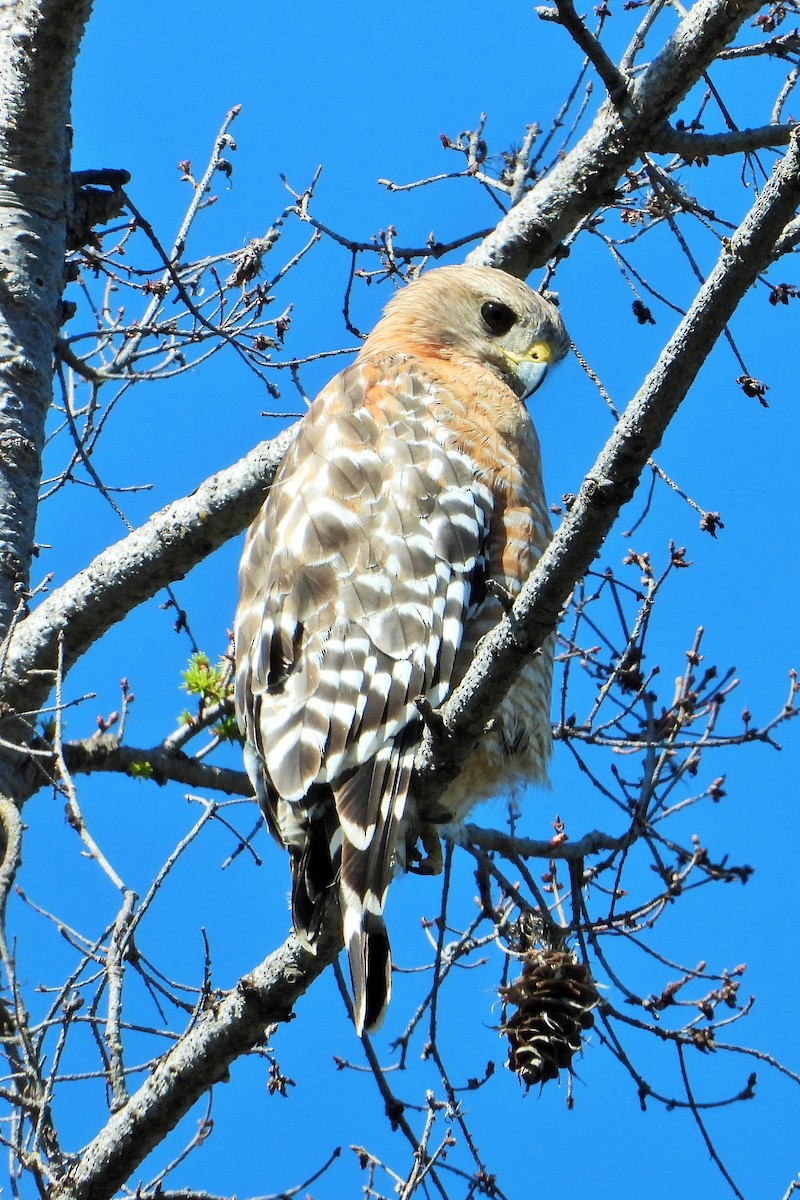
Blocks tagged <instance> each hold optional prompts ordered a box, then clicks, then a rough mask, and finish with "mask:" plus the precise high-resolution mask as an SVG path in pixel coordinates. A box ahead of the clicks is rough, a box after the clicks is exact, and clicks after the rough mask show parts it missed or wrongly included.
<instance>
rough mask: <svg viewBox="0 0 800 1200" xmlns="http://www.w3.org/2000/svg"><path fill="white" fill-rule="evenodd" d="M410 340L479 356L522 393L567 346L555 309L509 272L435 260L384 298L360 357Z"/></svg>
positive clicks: (466, 357)
mask: <svg viewBox="0 0 800 1200" xmlns="http://www.w3.org/2000/svg"><path fill="white" fill-rule="evenodd" d="M415 347H419V349H420V351H423V352H424V353H425V354H426V355H433V356H435V357H440V358H444V359H448V360H453V361H456V360H458V361H462V362H464V361H467V362H476V363H482V364H486V365H487V366H489V367H490V368H491V369H492V370H493V371H494V372H495V374H497V375H499V376H500V377H501V378H502V379H503V380H504V381H505V382H506V383H507V384H508V385H509V387H511V388H512V389H513V390H514V392H516V394H517V395H518V396H520V397H522V398H523V399H524V398H526V397H527V396H530V395H531V394H532V393H533V392H534V391H535V390H536V388H537V387H538V386H539V384H540V383H541V382H542V380H543V379H544V376H545V374H546V373H547V369H548V367H550V366H551V365H552V364H554V363H557V362H559V361H560V359H562V358H563V357H564V355H565V354H566V353H567V350H568V349H569V337H568V335H567V331H566V329H565V328H564V322H563V321H562V319H561V315H560V313H559V311H558V309H557V308H555V307H554V306H553V305H552V304H550V303H549V302H548V301H547V300H544V299H542V297H541V296H539V295H537V294H536V292H533V291H531V289H530V288H529V287H528V286H527V284H524V283H522V282H521V280H519V279H515V278H514V276H513V275H507V274H506V273H505V271H498V270H494V269H493V268H490V267H439V268H438V269H437V270H434V271H430V272H428V274H427V275H424V276H423V277H422V278H421V279H419V280H417V281H416V282H415V283H412V284H409V286H408V287H406V288H403V290H402V291H400V292H398V293H397V294H396V295H395V296H394V297H393V298H392V299H391V300H390V301H389V303H388V304H387V306H386V311H385V313H384V316H383V319H382V320H381V321H380V322H379V323H378V325H376V327H375V329H374V330H373V332H372V333H371V334H370V336H369V337H368V338H367V340H366V342H365V343H364V346H363V348H362V351H361V355H360V357H363V356H365V355H368V354H374V353H376V352H383V353H392V352H393V351H394V352H397V351H398V350H400V348H402V349H403V351H404V352H405V353H408V351H409V350H413V349H414V348H415Z"/></svg>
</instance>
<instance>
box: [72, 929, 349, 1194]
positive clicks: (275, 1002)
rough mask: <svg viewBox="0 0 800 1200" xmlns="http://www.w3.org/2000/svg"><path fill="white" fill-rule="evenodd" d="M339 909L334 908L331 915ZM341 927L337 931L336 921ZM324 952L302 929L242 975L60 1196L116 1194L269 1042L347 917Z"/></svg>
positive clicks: (324, 961) (105, 1132)
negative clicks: (303, 938) (201, 1102)
mask: <svg viewBox="0 0 800 1200" xmlns="http://www.w3.org/2000/svg"><path fill="white" fill-rule="evenodd" d="M330 915H333V914H330ZM331 925H332V926H333V931H331V929H330V926H331ZM325 929H326V931H327V932H326V935H325V937H324V938H323V939H322V940H321V942H320V944H319V945H318V948H317V953H316V954H311V953H309V951H308V950H304V949H303V947H302V946H301V945H300V943H299V942H298V941H297V939H296V937H295V936H294V934H290V935H289V937H288V938H287V939H286V941H285V942H284V944H283V945H282V946H281V947H279V949H277V950H275V951H274V952H273V953H272V954H271V955H270V956H269V958H266V959H265V960H264V962H263V963H261V964H260V965H259V966H257V967H256V968H255V970H253V971H251V972H250V974H249V975H245V976H243V977H242V979H240V980H239V983H238V984H237V986H236V987H235V988H234V989H233V991H231V992H229V993H228V994H227V996H225V998H224V999H223V1000H222V1001H221V1002H219V1003H218V1004H215V1005H213V1006H212V1007H210V1008H209V1009H208V1010H207V1011H206V1012H205V1013H203V1015H202V1016H201V1018H200V1020H199V1021H198V1023H197V1024H196V1025H195V1026H194V1028H193V1029H190V1030H189V1032H188V1033H185V1034H184V1035H183V1037H182V1038H181V1039H180V1041H179V1042H177V1043H176V1044H175V1045H174V1046H173V1048H172V1049H171V1050H170V1051H169V1053H168V1054H166V1055H165V1056H164V1058H163V1059H161V1061H160V1062H159V1063H158V1065H157V1066H156V1067H155V1068H154V1069H153V1071H152V1072H151V1074H150V1075H149V1076H148V1078H147V1079H146V1080H145V1082H144V1083H143V1084H142V1086H141V1087H140V1088H139V1090H138V1091H137V1092H135V1093H134V1095H133V1096H131V1098H130V1100H129V1101H128V1103H127V1104H126V1105H125V1107H124V1108H123V1109H121V1110H120V1111H119V1112H116V1113H113V1114H112V1116H111V1117H110V1118H109V1120H108V1121H107V1123H106V1125H105V1126H104V1127H103V1129H102V1130H101V1131H100V1133H99V1134H98V1135H97V1137H96V1138H95V1139H94V1140H93V1141H92V1142H90V1143H89V1145H88V1146H87V1147H86V1149H85V1150H84V1151H83V1153H82V1154H81V1156H80V1158H79V1159H78V1160H77V1162H75V1163H73V1165H72V1167H71V1168H70V1170H69V1171H68V1172H67V1175H66V1177H65V1178H64V1179H62V1180H61V1181H60V1182H59V1184H57V1185H56V1187H55V1188H54V1189H53V1200H108V1197H109V1196H113V1195H114V1194H115V1192H116V1191H117V1189H118V1188H120V1187H121V1186H122V1184H123V1183H124V1182H125V1180H126V1179H128V1178H129V1176H130V1175H131V1174H132V1172H133V1171H135V1170H136V1168H137V1167H138V1166H139V1164H140V1163H141V1162H142V1161H143V1160H144V1159H145V1158H146V1157H147V1155H148V1154H149V1153H150V1151H151V1150H152V1149H153V1148H154V1147H155V1146H157V1145H158V1143H159V1142H160V1141H161V1140H162V1139H163V1138H164V1136H165V1135H166V1134H167V1133H168V1132H169V1131H170V1130H171V1129H174V1128H175V1126H176V1125H177V1124H178V1122H179V1121H180V1119H181V1118H182V1117H183V1116H185V1114H186V1113H187V1112H188V1111H189V1109H190V1108H191V1107H192V1105H193V1104H194V1103H195V1101H196V1100H198V1099H199V1098H200V1097H201V1096H202V1095H203V1093H204V1092H207V1091H208V1089H209V1088H210V1087H212V1086H213V1084H215V1083H218V1082H219V1081H220V1080H221V1079H223V1078H224V1077H225V1074H226V1072H227V1070H228V1068H229V1066H230V1065H231V1063H232V1062H234V1061H235V1060H236V1059H237V1058H239V1057H240V1056H241V1055H242V1054H247V1053H248V1052H249V1051H251V1050H253V1049H255V1047H256V1046H259V1045H261V1044H262V1043H263V1041H264V1039H265V1037H266V1035H267V1031H268V1029H269V1026H270V1025H274V1024H276V1022H280V1021H287V1020H289V1019H290V1016H291V1012H292V1008H293V1006H294V1004H295V1002H296V1001H297V1000H298V998H299V997H300V996H301V995H302V994H303V992H305V991H306V990H307V988H308V987H309V986H310V985H311V983H313V981H314V980H315V979H316V978H317V976H318V975H320V974H321V973H322V971H323V970H324V969H325V968H326V967H327V966H328V965H329V964H330V963H331V962H333V960H334V958H335V957H336V955H337V954H338V953H339V950H340V948H341V923H340V922H336V921H331V920H326V922H325Z"/></svg>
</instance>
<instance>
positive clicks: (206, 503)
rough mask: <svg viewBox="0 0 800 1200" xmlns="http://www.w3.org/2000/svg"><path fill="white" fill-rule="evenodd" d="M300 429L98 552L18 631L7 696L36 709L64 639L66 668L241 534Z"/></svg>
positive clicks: (3, 686) (20, 706) (1, 685)
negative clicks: (210, 555) (141, 607)
mask: <svg viewBox="0 0 800 1200" xmlns="http://www.w3.org/2000/svg"><path fill="white" fill-rule="evenodd" d="M293 437H294V428H290V429H287V430H285V431H284V432H283V433H282V434H280V436H279V437H277V438H275V439H274V440H273V441H271V442H262V443H261V444H260V445H259V446H257V447H256V448H255V450H252V451H251V452H250V453H249V454H248V455H247V456H246V457H245V458H243V459H240V461H239V462H237V463H235V464H234V465H233V466H232V467H228V468H226V469H225V470H224V471H220V472H218V473H217V474H216V475H212V476H211V477H210V478H209V479H206V480H205V481H204V482H203V483H202V484H201V485H200V487H199V488H197V490H196V491H195V492H193V493H192V494H191V495H189V496H185V497H183V499H181V500H176V501H175V502H174V503H173V504H170V505H168V506H167V507H166V508H164V509H162V510H161V512H159V513H156V514H155V515H154V516H153V517H151V518H150V520H149V521H147V522H146V524H144V525H142V526H141V527H140V528H139V529H136V530H134V532H133V533H131V534H129V536H128V537H126V538H123V539H122V541H120V542H117V543H116V544H115V545H114V546H111V547H109V549H108V550H104V551H103V552H102V554H98V556H97V558H95V559H94V561H93V562H92V563H90V564H89V566H88V567H86V568H85V570H83V571H81V572H79V573H78V574H77V575H75V576H74V578H72V579H71V580H70V581H69V582H68V583H66V584H64V586H63V587H60V588H58V589H57V590H56V591H54V592H52V593H51V595H50V596H48V598H47V599H46V600H44V601H43V602H42V603H41V604H40V605H39V606H38V608H36V609H34V611H33V612H32V613H31V615H30V616H29V617H27V618H26V619H25V620H24V621H22V622H21V623H20V624H19V626H18V627H17V629H16V631H15V633H14V636H13V638H12V641H11V645H10V647H9V650H8V654H7V657H6V661H5V668H4V670H3V673H2V678H0V696H2V697H3V699H4V700H6V702H7V703H9V704H11V705H13V706H14V707H15V708H16V709H17V710H27V711H35V710H36V709H38V708H39V707H40V706H41V704H42V703H43V702H44V700H45V698H46V697H47V695H48V693H49V691H50V689H51V687H52V684H53V674H52V672H54V670H55V665H56V658H57V645H58V636H59V633H60V632H62V631H63V634H64V663H65V667H66V668H67V670H68V669H69V668H70V667H71V666H72V665H73V663H75V661H76V660H77V659H78V658H80V656H81V655H82V654H84V653H85V652H86V651H87V650H88V649H89V647H90V646H91V645H92V644H93V643H94V642H96V641H97V639H98V638H100V637H102V635H103V634H104V633H106V632H107V631H108V630H109V629H110V628H111V626H112V625H115V624H116V623H117V622H118V621H121V620H122V619H123V618H124V617H126V616H127V615H128V613H129V612H131V610H132V609H134V608H135V607H136V606H137V605H139V604H141V603H142V602H143V601H145V600H148V599H150V597H151V596H154V595H155V594H156V592H158V591H159V589H160V588H162V587H164V585H165V584H167V583H171V582H172V581H173V580H175V579H179V578H181V577H182V576H183V575H185V574H186V573H187V572H188V571H190V570H191V568H192V567H194V566H196V565H197V563H199V562H201V561H202V560H203V559H204V558H206V557H207V556H208V555H209V554H211V553H212V552H213V551H214V550H216V549H217V548H218V547H219V546H221V545H222V544H223V543H224V542H226V541H227V540H228V539H229V538H232V537H234V536H235V535H236V534H237V533H240V532H241V531H242V530H243V529H244V528H245V527H246V526H247V524H248V523H249V522H250V521H251V520H252V519H253V517H254V516H255V514H256V512H257V511H258V508H259V506H260V505H261V503H262V502H263V499H264V494H265V491H266V489H267V487H268V486H269V484H270V482H271V480H272V477H273V475H274V474H275V470H276V468H277V466H278V463H279V462H280V460H281V458H282V457H283V455H284V454H285V453H286V449H287V447H288V446H289V444H290V442H291V440H292V438H293Z"/></svg>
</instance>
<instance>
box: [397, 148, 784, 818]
mask: <svg viewBox="0 0 800 1200" xmlns="http://www.w3.org/2000/svg"><path fill="white" fill-rule="evenodd" d="M798 203H800V132H796V133H794V134H793V135H792V140H791V143H790V146H789V150H788V152H787V154H786V157H785V158H783V159H782V160H781V161H780V162H779V163H778V164H777V165H776V167H775V169H774V171H773V173H772V176H771V178H770V179H769V180H768V182H767V184H766V186H765V187H764V190H763V192H762V194H761V196H760V197H759V199H758V200H757V202H756V203H755V204H754V205H753V207H752V208H751V210H750V212H749V213H748V214H747V217H746V218H745V220H744V221H743V222H742V224H741V225H740V226H739V228H738V229H737V230H736V232H735V234H734V235H733V236H732V238H731V239H730V241H729V242H727V243H725V245H724V246H723V249H722V253H721V255H720V257H719V259H718V261H717V265H716V267H715V268H714V270H713V271H712V273H711V275H710V276H709V278H708V279H707V281H706V283H705V284H704V285H703V287H702V288H701V289H700V291H699V292H698V294H697V296H696V298H695V301H694V303H693V304H692V306H691V308H690V309H689V311H688V313H687V314H686V316H685V317H684V318H683V320H682V321H681V323H680V325H679V326H678V328H677V330H676V331H675V333H674V334H673V336H672V337H671V338H670V340H669V341H668V342H667V345H666V346H665V347H664V350H663V352H662V353H661V355H660V357H659V359H658V362H657V363H656V364H655V366H654V367H653V369H652V371H651V372H650V374H649V375H648V376H647V378H646V379H645V381H644V383H643V385H642V387H641V388H640V390H639V392H638V393H637V394H636V396H634V398H633V399H632V400H631V402H630V404H629V405H628V407H627V409H626V410H625V412H624V413H623V415H622V417H621V418H620V420H619V422H618V423H617V425H616V427H615V429H614V432H613V434H612V435H611V437H610V438H609V440H608V442H607V443H606V445H605V447H604V448H603V450H602V451H601V453H600V456H599V457H598V459H597V461H596V463H595V464H594V466H593V467H592V469H591V470H590V471H589V473H588V475H587V476H586V478H585V480H584V482H583V484H582V486H581V489H580V492H579V493H578V496H577V498H576V500H575V502H574V504H573V506H572V508H571V509H570V511H569V513H568V514H567V516H566V517H565V518H564V521H563V522H562V524H561V526H560V528H559V529H558V530H557V532H556V534H555V536H554V538H553V540H552V541H551V543H550V545H549V546H548V547H547V549H546V550H545V552H544V554H543V555H542V557H541V559H540V561H539V563H538V565H537V567H536V569H535V571H534V573H533V575H532V576H531V578H530V579H529V580H528V583H527V584H526V585H525V587H524V588H523V590H522V592H521V593H520V595H519V597H518V598H517V600H516V602H515V604H514V608H513V610H512V613H511V614H510V615H509V616H507V617H505V618H504V619H503V620H502V621H501V622H500V624H499V625H498V626H497V628H496V629H495V631H494V632H493V633H492V634H491V635H490V636H489V637H487V638H486V639H485V640H484V642H482V643H481V645H480V646H479V648H478V653H477V654H476V656H475V659H474V661H473V663H472V666H471V667H470V669H469V671H468V672H467V674H466V675H465V677H464V679H463V680H462V682H461V684H460V685H459V687H458V688H457V689H456V690H455V691H454V692H453V694H452V695H451V696H450V697H449V699H448V700H447V701H446V703H445V704H444V705H443V706H442V709H441V710H440V711H441V718H442V727H441V728H440V729H439V731H438V732H435V733H433V732H432V731H431V728H430V727H429V728H428V730H427V731H426V738H425V744H424V746H423V747H422V749H421V750H420V751H419V753H418V755H417V761H416V770H417V784H416V787H417V788H418V789H419V794H421V795H423V796H426V797H427V796H428V795H431V796H435V795H437V794H439V793H440V789H441V788H442V787H443V786H444V784H446V782H447V781H448V778H452V777H453V775H455V774H457V771H458V765H459V763H460V761H461V760H463V757H464V755H465V753H466V752H467V751H468V750H469V748H470V747H471V746H472V745H473V744H474V742H475V740H476V739H477V738H478V737H480V735H481V731H482V729H483V727H484V725H485V723H486V714H487V713H493V712H495V711H496V708H497V705H498V704H499V702H500V700H501V699H502V697H503V696H504V695H505V694H506V693H507V692H508V690H509V688H510V687H511V686H512V684H513V682H514V680H515V679H516V678H517V676H518V674H519V672H520V670H521V669H522V666H523V664H524V662H525V660H526V658H527V656H528V655H530V654H531V653H534V652H535V651H536V650H537V649H538V647H540V646H541V645H542V644H543V643H544V641H545V639H546V638H547V637H548V636H549V634H550V633H552V631H553V630H554V629H555V627H556V625H557V623H558V619H559V615H560V612H561V609H562V607H563V605H564V604H565V603H566V601H567V598H568V596H569V594H570V592H571V591H572V589H573V587H574V586H575V584H576V583H577V582H578V580H579V579H581V578H582V576H583V575H584V573H585V572H586V570H588V568H589V566H590V565H591V562H592V560H593V558H594V556H595V554H596V553H597V551H598V550H599V548H600V546H601V545H602V544H603V541H604V540H605V538H606V535H607V534H608V532H609V530H610V529H611V526H612V524H613V522H614V520H615V519H616V516H617V514H618V513H619V510H620V508H621V507H622V505H623V504H625V503H626V502H627V501H628V500H629V499H630V498H631V496H632V495H633V493H634V491H635V490H636V487H637V485H638V482H639V476H640V474H641V472H642V470H643V469H644V467H645V465H646V463H647V460H648V458H649V457H650V456H651V455H652V454H653V453H654V452H655V450H656V449H657V448H658V446H659V445H660V443H661V439H662V437H663V436H664V432H665V430H666V428H667V426H668V424H669V422H670V421H671V420H672V418H673V416H674V415H675V413H676V412H677V410H678V407H679V405H680V404H681V402H682V401H683V400H684V398H685V396H686V394H687V392H688V390H689V388H690V387H691V385H692V383H693V382H694V379H695V377H696V375H697V372H698V371H699V369H700V367H701V365H702V363H703V362H704V361H705V359H706V356H707V355H708V353H709V351H710V350H711V348H712V346H713V345H714V342H715V341H716V340H717V338H718V337H719V336H720V334H721V333H722V331H723V329H724V328H725V326H726V324H727V322H728V321H729V319H730V317H731V315H732V314H733V312H734V310H735V309H736V306H737V304H738V303H739V302H740V301H741V299H742V297H743V296H744V294H745V293H746V291H747V289H748V288H749V287H751V286H752V284H753V283H754V282H755V280H756V279H757V277H758V275H759V274H760V273H761V271H762V270H763V269H764V268H765V267H766V266H767V265H768V264H769V262H770V261H771V259H772V256H773V253H774V247H775V243H776V242H777V240H778V239H779V238H780V236H781V234H782V233H783V231H784V229H785V228H786V226H787V225H788V224H789V222H790V221H791V219H792V217H793V216H794V213H795V210H796V208H797V205H798Z"/></svg>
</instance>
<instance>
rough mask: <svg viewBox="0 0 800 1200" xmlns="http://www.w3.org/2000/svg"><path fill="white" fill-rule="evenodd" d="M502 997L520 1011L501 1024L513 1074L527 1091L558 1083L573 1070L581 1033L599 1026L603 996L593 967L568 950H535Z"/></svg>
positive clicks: (531, 952)
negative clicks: (597, 1014)
mask: <svg viewBox="0 0 800 1200" xmlns="http://www.w3.org/2000/svg"><path fill="white" fill-rule="evenodd" d="M500 996H501V998H502V999H503V1000H504V1001H505V1003H506V1005H508V1007H509V1009H512V1008H513V1009H514V1010H515V1011H514V1012H513V1013H512V1014H511V1015H510V1016H509V1018H508V1020H507V1021H506V1023H505V1024H504V1025H501V1026H500V1032H501V1033H503V1034H505V1036H506V1037H507V1038H508V1042H509V1047H510V1050H509V1056H508V1065H509V1067H510V1068H511V1070H512V1071H514V1072H515V1073H516V1074H517V1075H518V1076H519V1078H520V1080H521V1081H522V1082H523V1083H524V1084H525V1087H526V1088H529V1087H533V1085H534V1084H537V1083H546V1082H547V1081H548V1079H557V1078H558V1072H559V1071H560V1070H562V1069H564V1068H569V1067H571V1066H572V1057H573V1055H574V1054H577V1052H578V1051H579V1050H580V1048H581V1033H582V1031H583V1030H584V1029H591V1027H592V1025H593V1024H594V1017H593V1015H592V1009H593V1008H594V1007H595V1006H596V1004H597V1002H598V999H599V997H598V994H597V989H596V987H595V983H594V980H593V979H592V977H591V975H590V974H589V968H588V967H586V966H585V965H584V964H583V963H581V962H578V961H577V959H576V958H575V956H574V955H573V954H571V953H570V951H568V950H530V951H529V952H528V953H527V955H526V956H525V965H524V966H523V968H522V974H521V975H520V977H519V978H518V979H516V980H515V981H514V982H513V983H512V984H510V985H509V986H508V987H502V988H500Z"/></svg>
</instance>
